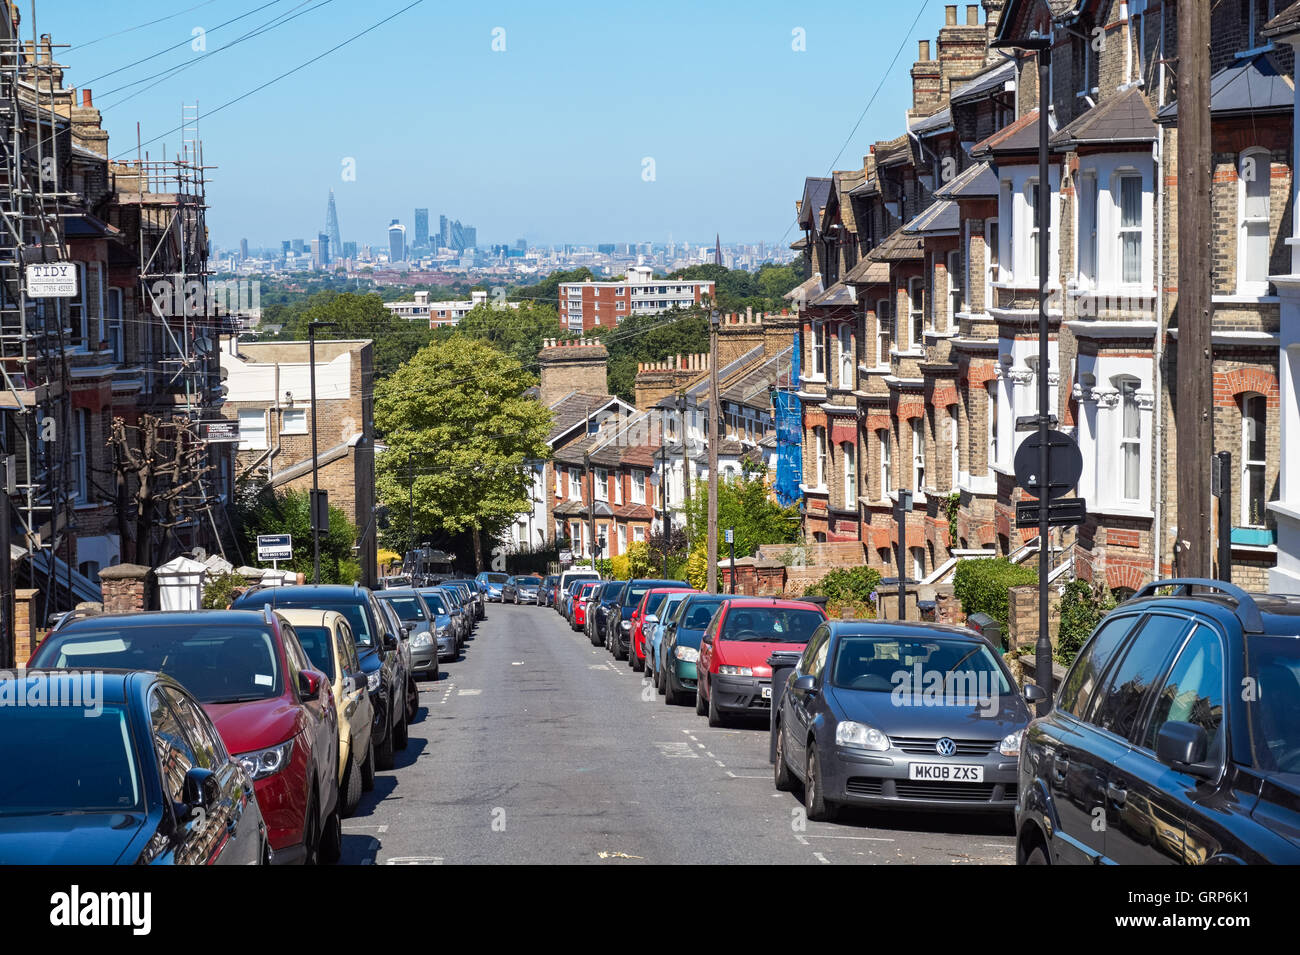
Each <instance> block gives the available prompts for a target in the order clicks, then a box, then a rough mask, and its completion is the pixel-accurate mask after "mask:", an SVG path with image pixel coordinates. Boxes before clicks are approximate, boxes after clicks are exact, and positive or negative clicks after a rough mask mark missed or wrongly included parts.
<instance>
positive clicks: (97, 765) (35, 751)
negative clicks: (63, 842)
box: [0, 704, 144, 816]
mask: <svg viewBox="0 0 1300 955" xmlns="http://www.w3.org/2000/svg"><path fill="white" fill-rule="evenodd" d="M92 715H94V714H92V712H91V710H90V709H88V708H87V707H85V706H41V707H28V706H0V760H4V762H3V764H0V765H4V766H9V767H25V768H26V769H25V771H22V772H8V773H5V774H4V776H3V778H0V816H31V815H42V816H43V815H48V814H50V813H56V812H127V811H130V810H143V808H144V797H143V794H142V791H141V789H142V787H141V785H140V765H139V762H138V761H137V754H136V751H135V746H134V745H133V743H132V741H131V728H130V725H129V723H128V720H127V714H126V710H125V708H124V707H123V706H121V705H120V704H112V705H109V704H103V711H102V712H100V713H99V714H98V715H95V717H94V719H87V717H88V716H92ZM51 757H54V758H51ZM38 768H39V770H38Z"/></svg>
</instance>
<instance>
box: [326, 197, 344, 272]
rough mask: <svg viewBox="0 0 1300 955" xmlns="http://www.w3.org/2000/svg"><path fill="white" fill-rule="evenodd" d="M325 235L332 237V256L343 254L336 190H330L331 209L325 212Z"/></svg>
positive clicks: (330, 246) (330, 247) (330, 245)
mask: <svg viewBox="0 0 1300 955" xmlns="http://www.w3.org/2000/svg"><path fill="white" fill-rule="evenodd" d="M325 234H326V235H327V236H329V237H330V244H329V249H330V256H331V257H337V256H341V255H342V254H343V236H341V235H340V234H339V210H338V207H337V206H336V205H334V190H333V189H331V190H330V204H329V208H328V209H326V210H325Z"/></svg>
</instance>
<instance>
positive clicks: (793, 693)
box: [716, 603, 1029, 820]
mask: <svg viewBox="0 0 1300 955" xmlns="http://www.w3.org/2000/svg"><path fill="white" fill-rule="evenodd" d="M741 606H742V605H741V604H739V603H738V604H736V605H734V611H735V612H736V613H737V614H739V613H740V612H742V611H741ZM728 616H729V617H730V616H731V613H728ZM734 622H735V621H734V619H733V620H731V621H728V620H725V619H724V620H723V621H722V625H723V627H724V632H726V629H725V628H727V627H729V626H730V625H734ZM720 652H721V651H720ZM716 679H718V680H721V679H722V678H721V677H717V678H716ZM717 693H718V694H719V696H721V693H722V689H721V685H720V684H719V686H718V689H717ZM780 696H781V700H780V704H779V708H778V711H777V713H776V718H775V719H774V720H773V723H772V725H773V733H774V734H775V742H776V747H775V760H774V774H775V782H776V788H777V789H784V790H788V789H790V788H791V786H792V785H793V782H794V780H796V779H798V780H799V781H801V782H802V783H803V787H804V805H805V808H806V810H807V813H808V818H809V819H813V820H829V819H833V818H834V817H835V815H836V813H837V812H838V810H839V808H840V807H841V806H843V805H846V804H858V805H866V806H875V807H893V808H899V809H927V810H950V811H961V812H969V811H977V810H984V811H993V812H1006V811H1007V810H1008V809H1010V808H1011V807H1012V806H1013V805H1014V804H1015V798H1016V757H1017V755H1018V754H1019V751H1020V741H1021V737H1022V735H1023V732H1024V728H1025V725H1026V724H1027V723H1028V722H1029V710H1028V708H1027V707H1026V706H1025V701H1024V699H1023V698H1022V696H1021V693H1020V692H1019V690H1018V689H1017V688H1016V684H1015V681H1014V680H1013V679H1012V677H1011V674H1010V672H1009V671H1008V670H1007V668H1006V664H1005V663H1003V661H1002V657H1001V654H1000V653H999V652H998V650H997V649H996V648H995V647H994V646H993V645H992V644H991V643H989V642H988V640H987V639H985V638H984V637H983V636H981V635H980V634H978V633H975V632H974V631H971V630H967V629H965V628H961V627H947V626H941V625H939V624H926V623H908V622H902V621H891V622H888V623H886V622H879V623H877V622H872V621H832V622H828V623H825V624H822V625H821V626H819V627H818V628H817V629H816V631H815V632H814V633H813V634H812V637H811V639H809V640H808V644H807V646H806V647H805V649H804V652H803V655H802V656H801V657H800V659H799V663H798V665H797V666H796V667H795V668H794V670H793V671H792V672H791V673H790V674H789V677H788V680H787V683H786V686H785V692H784V693H782V694H780Z"/></svg>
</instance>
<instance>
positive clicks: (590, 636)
mask: <svg viewBox="0 0 1300 955" xmlns="http://www.w3.org/2000/svg"><path fill="white" fill-rule="evenodd" d="M587 638H588V639H589V640H590V641H591V645H592V646H593V647H598V646H600V641H599V640H597V639H596V633H595V631H592V632H591V633H590V634H588V635H587Z"/></svg>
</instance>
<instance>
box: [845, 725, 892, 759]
mask: <svg viewBox="0 0 1300 955" xmlns="http://www.w3.org/2000/svg"><path fill="white" fill-rule="evenodd" d="M835 745H836V746H849V747H851V748H853V749H869V750H871V751H873V752H877V753H883V752H884V751H885V750H887V749H889V737H888V736H886V735H885V734H884V733H882V732H880V730H878V729H876V728H875V727H874V726H868V725H867V724H866V723H855V722H853V721H852V720H845V721H844V722H843V723H840V724H839V725H837V726H836V727H835Z"/></svg>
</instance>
